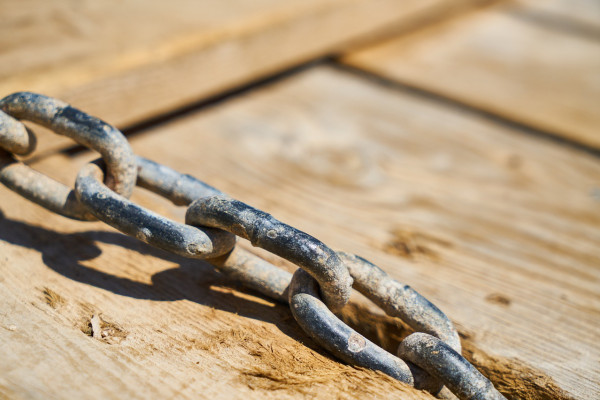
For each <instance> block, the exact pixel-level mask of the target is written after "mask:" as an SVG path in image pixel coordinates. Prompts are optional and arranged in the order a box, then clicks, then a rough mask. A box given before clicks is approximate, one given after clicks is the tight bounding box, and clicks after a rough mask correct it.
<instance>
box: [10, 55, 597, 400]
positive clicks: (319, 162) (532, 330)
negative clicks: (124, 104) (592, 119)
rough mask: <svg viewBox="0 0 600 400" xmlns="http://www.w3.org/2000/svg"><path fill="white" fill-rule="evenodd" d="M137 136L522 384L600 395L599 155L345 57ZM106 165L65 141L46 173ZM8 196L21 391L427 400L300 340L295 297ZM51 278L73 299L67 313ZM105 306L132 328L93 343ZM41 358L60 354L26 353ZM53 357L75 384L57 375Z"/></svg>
mask: <svg viewBox="0 0 600 400" xmlns="http://www.w3.org/2000/svg"><path fill="white" fill-rule="evenodd" d="M131 141H132V145H133V148H134V150H135V151H136V153H138V154H140V155H142V156H145V157H149V158H152V159H155V160H157V161H159V162H161V163H164V164H166V165H168V166H170V167H172V168H176V169H178V170H180V171H182V172H185V173H190V174H192V175H195V176H197V177H198V178H200V179H203V180H205V181H207V182H208V183H210V184H212V185H214V186H216V187H218V188H220V189H221V190H223V191H225V192H227V193H229V194H230V195H232V196H233V197H235V198H238V199H240V200H243V201H245V202H248V203H249V204H251V205H254V206H256V207H259V208H262V209H264V210H265V211H267V212H270V213H273V214H274V215H275V216H276V217H278V218H280V219H281V220H283V221H286V222H287V223H290V224H292V225H294V226H297V227H298V228H300V229H302V230H305V231H306V232H308V233H310V234H312V235H315V236H316V237H318V238H320V239H321V240H323V241H325V242H326V243H328V244H329V245H330V246H332V247H333V248H335V249H340V250H346V251H351V252H355V253H357V254H360V255H362V256H364V257H366V258H368V259H370V260H372V261H374V262H375V263H377V264H378V265H380V266H381V267H382V268H383V269H385V270H386V271H387V272H388V273H390V274H391V275H392V276H393V277H394V278H396V279H397V280H399V281H401V282H404V283H407V284H410V285H411V286H413V287H414V288H416V289H417V290H418V291H420V292H421V293H423V294H424V295H426V296H427V297H428V298H429V299H430V300H431V301H433V302H434V303H435V304H437V305H438V306H439V307H440V308H441V309H442V310H444V311H445V312H446V313H447V314H448V315H449V316H450V318H451V319H452V320H453V321H455V322H456V324H457V326H458V329H459V331H460V333H461V336H462V340H463V344H464V346H465V349H466V352H465V353H466V354H467V356H468V357H469V358H470V359H471V360H472V361H473V362H474V363H475V364H476V365H477V366H478V367H479V368H480V369H481V370H482V371H484V373H486V375H488V376H489V377H490V378H491V379H492V381H493V382H494V383H495V384H496V385H497V386H498V387H499V388H500V389H501V390H502V391H503V392H504V393H506V394H508V395H509V398H510V399H561V400H564V399H568V398H570V396H574V397H576V398H581V399H587V398H594V397H595V394H597V393H598V392H599V391H600V382H599V381H598V376H599V373H600V371H599V366H598V363H597V360H598V358H599V357H600V353H599V352H600V350H599V348H598V346H597V343H598V341H599V340H600V337H599V332H598V330H597V329H596V328H597V321H598V317H599V316H600V295H599V293H598V287H599V285H600V268H599V266H600V258H599V255H598V251H597V250H598V247H599V245H600V231H599V230H598V226H599V224H600V219H599V216H598V205H599V199H598V198H599V195H598V191H599V190H600V188H599V187H598V186H599V185H598V177H599V176H600V162H599V161H598V159H597V158H596V157H594V156H591V155H589V154H587V153H585V152H582V151H579V150H576V149H572V148H569V147H565V146H561V145H559V144H557V143H552V142H550V141H547V140H544V139H542V138H537V137H531V136H530V135H527V134H524V133H523V132H522V131H520V130H519V129H516V128H514V127H507V126H505V125H502V124H498V123H497V122H495V121H493V120H490V119H489V118H485V117H482V116H481V115H479V114H478V113H476V112H475V113H474V112H466V111H464V110H461V109H460V108H457V107H454V106H452V105H449V104H447V103H446V102H443V101H437V100H435V99H431V98H430V97H427V96H422V95H419V94H416V93H414V92H411V91H410V90H399V89H391V88H386V87H384V86H382V85H378V84H375V83H374V82H373V81H371V80H368V79H364V78H363V77H361V75H360V74H353V73H348V72H345V71H343V70H341V69H340V68H333V67H332V68H329V67H313V68H311V69H309V70H307V71H304V72H302V73H300V74H297V75H294V76H291V77H288V78H286V79H284V80H282V81H281V82H279V83H276V84H273V85H269V86H266V87H264V88H262V89H260V90H254V91H251V92H249V93H247V94H246V95H243V96H241V97H239V98H236V99H230V100H229V101H228V102H225V103H223V104H220V105H217V106H215V107H211V108H207V109H205V110H203V111H199V112H198V111H196V112H191V111H190V112H189V113H188V114H186V115H182V116H180V117H178V118H177V119H175V120H173V121H170V122H166V123H164V124H163V125H160V126H155V127H154V128H153V129H151V130H149V131H145V132H143V133H141V134H139V135H135V136H133V137H132V138H131ZM232 144H235V145H232ZM92 158H94V155H92V154H89V153H82V154H79V155H71V156H68V155H65V154H57V155H53V156H50V157H48V158H46V159H44V160H42V161H41V162H38V163H36V164H34V166H36V167H37V168H40V169H41V170H42V171H55V174H57V175H58V177H59V178H60V179H62V180H63V181H65V182H69V181H70V180H72V179H73V177H74V174H75V173H76V172H75V171H76V170H77V169H78V168H79V167H80V166H81V165H83V163H84V162H87V161H88V160H90V159H92ZM0 197H1V198H2V199H3V201H2V206H1V209H2V212H3V213H4V218H3V219H2V220H0V239H1V240H0V254H1V255H2V257H4V260H5V261H4V267H3V275H2V280H3V282H0V286H1V287H2V299H3V302H4V304H8V305H9V306H7V307H6V308H5V307H3V309H6V310H8V309H10V310H16V311H14V312H12V311H11V312H6V313H0V326H1V327H3V328H4V329H0V334H1V335H2V337H4V338H6V340H2V341H0V343H3V345H4V346H6V350H3V351H6V353H3V354H8V355H7V356H4V358H3V359H4V360H6V359H10V360H14V362H2V363H0V368H1V369H0V372H1V373H0V376H2V377H8V378H4V379H5V380H4V383H3V385H4V386H6V387H8V389H10V390H13V391H16V393H18V394H27V397H41V396H42V395H41V394H45V393H57V394H59V395H60V394H61V393H70V394H73V395H77V394H78V393H86V394H91V395H90V397H96V398H100V397H102V396H105V395H106V396H108V397H111V396H114V397H123V396H125V397H138V398H144V397H145V398H147V397H156V396H160V397H168V396H170V395H177V396H178V397H181V398H197V396H198V394H199V393H201V394H205V395H207V396H208V397H212V396H216V397H219V396H220V397H227V396H228V395H229V396H231V394H232V393H235V396H236V397H238V398H239V397H244V398H256V399H264V398H304V397H311V396H315V397H316V398H331V397H340V398H357V397H358V398H395V397H397V398H403V399H421V398H426V397H424V396H425V395H424V394H423V393H420V392H416V391H410V390H409V389H406V388H404V387H402V386H399V385H398V384H395V383H394V382H391V381H390V380H387V379H383V378H382V377H381V376H379V375H377V374H375V373H373V372H369V371H356V370H353V369H352V368H350V367H347V366H345V365H344V364H342V363H338V362H337V361H335V360H334V359H330V358H327V357H326V356H325V354H326V352H324V351H323V350H322V349H320V348H319V347H318V346H317V347H315V349H316V351H313V350H311V349H310V348H309V347H306V346H304V345H303V344H302V343H305V344H308V345H309V346H311V343H312V342H311V341H310V340H309V339H308V338H307V337H306V335H304V334H303V333H302V332H301V331H300V330H299V329H298V327H297V325H296V323H295V321H294V320H293V319H292V318H291V316H290V313H289V310H288V309H286V308H285V307H283V306H275V305H273V304H272V303H271V302H270V301H268V300H265V299H264V298H262V297H261V296H254V295H252V294H248V293H244V292H243V291H240V290H241V288H239V287H238V286H236V285H235V284H234V283H233V282H231V281H229V280H228V279H227V278H224V277H222V276H220V275H219V274H217V273H215V272H213V270H212V268H211V267H209V266H207V265H205V264H203V263H202V262H199V261H189V260H183V259H181V258H179V257H174V256H169V255H166V254H165V253H163V252H160V251H156V250H152V249H150V248H149V247H148V246H145V245H143V244H140V243H139V242H137V241H136V240H135V239H132V238H128V237H125V236H122V235H118V234H115V233H113V232H114V231H112V230H111V229H110V228H107V227H106V226H104V225H102V224H100V223H91V224H86V223H82V222H74V221H70V220H66V219H64V218H61V217H59V216H56V215H53V214H50V213H48V212H46V211H44V210H42V209H40V208H39V207H37V206H34V205H31V204H30V203H27V202H25V201H23V200H22V199H21V198H19V197H18V196H17V195H15V194H13V193H11V192H9V191H8V190H7V189H6V188H0ZM134 199H135V201H136V202H139V203H140V204H142V205H144V206H148V207H150V208H152V209H154V210H157V211H158V212H160V213H161V214H163V215H166V216H169V217H171V218H175V219H177V220H180V221H182V220H183V215H184V209H182V208H177V207H174V206H172V205H169V204H168V203H167V202H165V201H162V200H161V199H158V198H157V197H156V196H154V195H151V194H149V193H147V192H145V191H143V190H138V191H136V193H135V198H134ZM270 259H273V257H270ZM285 267H286V268H289V265H287V264H286V265H285ZM44 287H48V288H50V289H51V290H53V291H54V292H56V293H58V294H59V295H60V296H62V297H63V300H64V304H57V305H56V304H55V307H54V306H52V305H51V304H50V303H52V302H49V301H48V299H47V297H48V296H47V295H45V294H44V292H43V291H44ZM353 302H354V304H355V306H354V307H351V306H350V307H348V308H347V309H346V312H347V313H350V314H349V315H347V317H348V318H349V319H350V320H353V321H354V323H355V324H358V326H359V328H361V329H362V332H363V334H365V335H369V336H370V337H373V338H374V339H375V340H376V341H377V342H378V343H381V344H382V345H383V346H384V347H385V348H386V349H388V350H390V351H394V350H395V345H397V341H398V339H399V338H400V337H401V336H402V335H403V334H405V333H406V332H405V331H403V330H402V329H401V328H400V327H399V326H398V325H397V324H395V323H393V322H385V321H386V320H385V319H384V318H383V317H381V316H380V315H381V311H379V310H377V309H376V308H373V306H372V304H369V303H366V302H365V301H364V300H362V299H361V298H360V297H357V298H355V299H354V300H353ZM54 303H56V302H54ZM13 304H14V306H13ZM349 310H350V311H349ZM352 310H355V311H356V310H362V311H360V312H358V313H355V314H352V313H353V311H352ZM94 312H96V313H101V315H102V316H103V318H104V319H105V320H106V321H109V322H111V323H112V324H117V325H118V326H119V327H120V329H121V330H122V331H124V332H127V337H126V338H125V339H124V340H123V341H120V340H121V339H119V337H117V338H116V339H115V340H117V342H116V343H113V344H112V345H108V344H107V343H106V342H107V341H108V340H109V339H110V338H111V337H112V336H111V335H109V339H101V340H100V341H98V340H95V339H92V338H89V337H86V335H85V334H84V333H83V332H82V331H81V329H82V327H83V330H85V327H86V323H87V321H89V318H90V317H91V314H92V313H94ZM86 318H87V319H86ZM48 323H51V324H52V326H50V327H48V328H47V331H45V330H44V329H45V326H46V324H48ZM11 326H14V329H12V330H10V329H9V328H10V327H11ZM40 330H41V331H42V332H41V333H40V332H39V331H40ZM67 339H68V340H67ZM110 340H112V339H110ZM15 343H19V344H20V345H15ZM79 343H81V347H79ZM265 346H266V348H265ZM269 346H272V347H271V349H270V350H269ZM81 349H83V350H81ZM29 353H31V354H34V355H39V354H47V357H46V358H44V359H41V360H40V359H39V357H37V356H36V357H37V358H35V357H33V358H32V360H36V362H37V363H34V362H33V361H31V362H28V363H26V364H23V362H19V360H22V359H25V360H27V359H28V357H29ZM7 357H8V358H7ZM55 358H58V359H59V360H60V361H55ZM79 360H84V361H79ZM123 360H126V361H123ZM286 361H289V362H286ZM57 365H60V366H61V368H59V369H58V373H59V374H60V379H44V377H47V376H55V372H54V371H56V370H57ZM34 366H35V368H34ZM132 366H133V367H132ZM134 371H135V372H134ZM71 375H73V376H75V378H74V379H73V380H72V379H70V376H71ZM82 377H90V379H83V378H82ZM91 377H93V378H94V379H91ZM155 377H156V378H155ZM158 377H160V378H158ZM154 379H156V380H157V381H159V382H160V385H159V384H154V383H150V384H148V385H146V384H144V382H154ZM30 381H35V382H36V384H37V386H34V387H30V389H29V392H25V389H23V388H25V387H28V386H27V384H28V382H30ZM0 382H1V381H0ZM64 382H69V386H68V388H64V387H62V386H60V385H63V384H64ZM138 388H139V389H138ZM561 388H562V389H564V390H566V391H567V392H568V393H569V394H566V393H564V392H563V391H562V390H561ZM65 390H67V391H68V392H65ZM136 390H139V392H136ZM103 398H104V397H103Z"/></svg>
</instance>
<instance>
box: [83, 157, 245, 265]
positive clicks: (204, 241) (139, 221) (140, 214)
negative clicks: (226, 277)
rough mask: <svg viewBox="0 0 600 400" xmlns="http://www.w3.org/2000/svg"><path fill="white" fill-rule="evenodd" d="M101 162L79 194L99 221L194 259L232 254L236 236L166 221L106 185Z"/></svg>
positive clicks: (88, 172)
mask: <svg viewBox="0 0 600 400" xmlns="http://www.w3.org/2000/svg"><path fill="white" fill-rule="evenodd" d="M103 176H104V173H103V171H102V169H101V168H100V166H99V165H98V164H97V163H90V164H87V165H86V166H85V167H83V168H82V169H81V170H80V171H79V174H78V175H77V180H76V182H75V193H76V194H77V198H78V199H79V201H80V202H81V203H82V204H84V205H85V207H87V209H89V210H90V212H91V213H92V214H93V215H94V216H95V217H96V218H98V219H99V220H101V221H103V222H105V223H107V224H108V225H110V226H112V227H114V228H116V229H118V230H120V231H121V232H123V233H125V234H128V235H130V236H134V237H136V238H137V239H139V240H141V241H143V242H146V243H148V244H151V245H153V246H156V247H159V248H161V249H164V250H167V251H170V252H172V253H175V254H179V255H182V256H184V257H190V258H211V257H217V256H220V255H222V254H225V253H227V252H229V251H230V250H231V249H232V248H233V246H235V236H234V235H232V234H230V233H227V232H224V231H221V230H219V229H213V228H195V227H193V226H190V225H186V224H181V223H178V222H175V221H172V220H170V219H168V218H164V217H162V216H160V215H158V214H156V213H154V212H152V211H150V210H147V209H145V208H144V207H141V206H139V205H137V204H135V203H133V202H131V201H129V200H127V199H126V198H125V197H123V196H120V195H119V194H117V193H116V192H113V191H112V190H110V189H109V188H108V187H107V186H106V185H104V184H103V183H102V178H103Z"/></svg>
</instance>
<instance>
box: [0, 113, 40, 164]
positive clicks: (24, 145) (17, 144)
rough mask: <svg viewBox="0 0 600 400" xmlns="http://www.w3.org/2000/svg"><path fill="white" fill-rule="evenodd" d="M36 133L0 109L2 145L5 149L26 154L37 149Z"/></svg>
mask: <svg viewBox="0 0 600 400" xmlns="http://www.w3.org/2000/svg"><path fill="white" fill-rule="evenodd" d="M36 143H37V141H36V138H35V135H34V134H33V133H32V132H31V131H30V130H29V129H27V127H26V126H25V125H23V124H22V123H21V122H19V120H17V119H15V118H13V117H11V116H10V115H8V114H6V113H4V112H2V111H0V147H1V148H3V149H4V150H6V151H8V152H10V153H13V154H17V155H20V156H26V155H28V154H31V153H32V152H33V150H35V145H36Z"/></svg>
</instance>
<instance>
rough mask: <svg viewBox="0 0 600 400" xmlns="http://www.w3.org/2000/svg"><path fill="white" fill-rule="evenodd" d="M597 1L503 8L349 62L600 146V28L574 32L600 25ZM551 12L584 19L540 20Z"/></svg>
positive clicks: (470, 16) (364, 52)
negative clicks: (583, 23)
mask: <svg viewBox="0 0 600 400" xmlns="http://www.w3.org/2000/svg"><path fill="white" fill-rule="evenodd" d="M598 4H600V3H599V2H597V1H583V0H581V1H577V2H575V3H574V4H571V2H560V1H539V2H538V1H532V2H529V1H527V2H524V1H522V2H517V3H514V2H509V3H507V4H500V5H498V6H496V7H492V8H489V9H486V10H484V11H479V12H473V13H470V14H468V15H465V16H461V17H458V18H455V19H453V20H452V21H448V22H447V23H445V24H441V25H435V26H432V27H430V29H426V30H420V31H417V32H415V33H414V34H412V35H404V36H401V37H398V38H397V39H394V40H390V41H386V42H384V43H381V44H378V45H375V46H373V47H370V48H366V49H364V50H362V51H358V52H352V53H350V54H347V55H346V56H345V57H344V58H343V62H345V63H348V64H349V65H352V66H354V67H357V68H361V69H364V70H367V71H371V72H373V73H375V74H378V75H380V76H383V77H385V78H387V79H391V80H394V81H396V82H398V83H400V84H403V85H407V86H410V87H413V88H417V89H420V90H425V91H427V92H430V93H433V94H435V95H440V96H443V97H445V98H448V99H451V100H453V101H458V102H461V103H463V104H466V105H468V106H470V107H474V108H476V109H479V110H483V111H485V112H488V113H492V114H494V115H498V116H500V117H502V118H506V119H508V120H511V121H515V122H518V123H522V124H524V125H527V126H529V127H532V128H534V129H538V130H541V131H544V132H545V133H549V134H551V135H555V136H558V137H561V138H566V139H568V140H572V141H576V142H579V143H582V144H584V145H587V146H591V147H595V148H600V131H599V129H598V128H599V126H600V107H598V104H600V73H599V72H598V71H600V30H593V29H587V28H585V29H582V30H578V29H575V28H573V24H575V25H576V24H577V23H578V22H577V21H579V20H580V19H583V18H584V17H585V16H588V18H589V19H590V20H595V21H596V22H597V24H596V25H598V24H600V22H598V21H600V13H598V7H599V6H598ZM544 9H548V10H554V11H553V12H554V13H556V14H557V15H561V14H560V13H564V14H565V15H570V14H575V15H578V16H581V18H580V19H577V18H578V17H577V18H576V17H573V18H572V19H571V22H570V25H569V26H570V27H571V28H572V29H571V28H569V29H565V27H564V26H562V25H561V23H563V22H564V21H565V20H566V19H564V18H563V19H561V18H550V19H549V18H542V17H540V16H542V13H543V12H542V11H540V10H544ZM577 10H579V11H577ZM536 16H537V17H536ZM567 28H568V27H567Z"/></svg>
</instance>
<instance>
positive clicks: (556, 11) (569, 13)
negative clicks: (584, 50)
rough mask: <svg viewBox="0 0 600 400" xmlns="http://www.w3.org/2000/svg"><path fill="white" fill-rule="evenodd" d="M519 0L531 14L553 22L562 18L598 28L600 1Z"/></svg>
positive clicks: (599, 27) (575, 23) (599, 22)
mask: <svg viewBox="0 0 600 400" xmlns="http://www.w3.org/2000/svg"><path fill="white" fill-rule="evenodd" d="M519 1H520V2H522V3H523V4H526V5H527V8H528V9H529V10H531V12H532V15H536V14H537V15H538V16H539V17H541V18H542V19H546V20H550V21H554V22H559V21H561V20H562V21H565V22H570V23H572V24H574V25H579V26H583V27H588V28H589V29H593V30H595V31H596V32H598V29H600V2H598V1H596V0H542V1H534V0H519ZM544 17H545V18H544ZM594 28H595V29H594Z"/></svg>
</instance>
